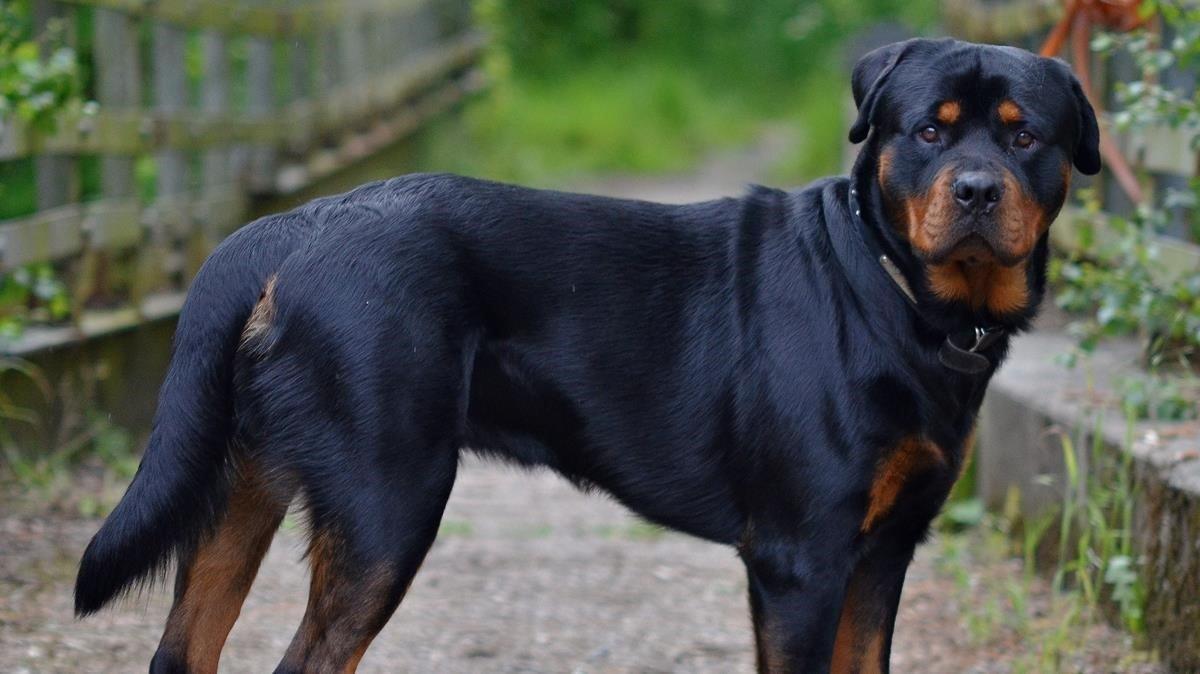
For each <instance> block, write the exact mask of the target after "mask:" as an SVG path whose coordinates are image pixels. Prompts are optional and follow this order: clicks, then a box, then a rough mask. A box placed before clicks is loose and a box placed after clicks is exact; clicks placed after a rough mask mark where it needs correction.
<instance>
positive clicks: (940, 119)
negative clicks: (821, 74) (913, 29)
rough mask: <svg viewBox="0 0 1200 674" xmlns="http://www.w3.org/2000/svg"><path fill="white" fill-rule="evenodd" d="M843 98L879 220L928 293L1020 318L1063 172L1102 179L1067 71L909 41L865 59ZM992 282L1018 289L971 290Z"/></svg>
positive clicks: (1050, 62) (1024, 57)
mask: <svg viewBox="0 0 1200 674" xmlns="http://www.w3.org/2000/svg"><path fill="white" fill-rule="evenodd" d="M853 89H854V100H855V102H856V103H857V104H858V119H857V120H856V121H855V123H854V126H853V127H852V128H851V130H850V140H851V141H852V142H855V143H857V142H861V141H863V140H865V139H867V137H868V134H869V133H870V132H872V131H873V137H872V143H871V156H872V158H873V159H874V163H873V164H872V165H871V168H872V169H873V171H874V176H872V178H873V180H874V181H875V182H876V183H877V189H878V191H879V194H880V196H881V201H882V205H883V209H884V211H885V216H886V218H887V220H888V222H889V223H890V225H891V226H892V228H893V229H894V232H895V234H896V236H897V237H898V238H899V239H900V240H902V241H904V242H905V243H906V244H907V245H908V246H909V247H910V248H911V250H912V253H913V255H914V256H915V258H916V259H917V260H918V261H919V263H920V264H922V265H924V267H925V270H926V277H927V279H928V281H929V287H930V289H931V290H932V292H933V293H934V294H935V295H936V296H938V297H939V298H940V299H943V300H946V301H955V300H966V301H968V302H970V303H971V304H973V305H975V306H974V308H976V309H978V308H980V307H982V306H986V307H987V308H988V309H990V310H991V311H992V312H993V313H997V314H1003V313H1006V312H1008V311H1016V310H1019V309H1024V308H1025V306H1026V304H1027V303H1028V302H1027V300H1028V290H1027V289H1024V286H1023V285H1021V284H1023V283H1024V276H1025V274H1024V268H1025V266H1026V263H1027V260H1028V258H1029V257H1030V256H1031V254H1032V253H1033V252H1034V250H1035V248H1037V246H1038V244H1039V242H1041V241H1043V239H1044V238H1045V235H1046V231H1047V229H1048V228H1049V226H1050V223H1051V222H1052V221H1053V220H1054V218H1055V216H1056V215H1057V214H1058V211H1059V209H1060V208H1061V207H1062V205H1063V202H1064V200H1065V199H1066V195H1067V188H1068V185H1069V183H1070V178H1071V166H1072V165H1074V166H1075V168H1077V169H1079V171H1080V172H1082V173H1085V174H1094V173H1096V172H1097V171H1099V170H1100V154H1099V130H1098V128H1097V126H1096V116H1095V113H1094V112H1093V110H1092V107H1091V105H1090V104H1089V103H1088V101H1087V98H1086V97H1085V96H1084V95H1083V92H1082V90H1081V89H1080V86H1079V83H1078V81H1076V79H1075V77H1074V76H1073V75H1072V73H1071V71H1070V68H1069V67H1068V66H1067V65H1066V64H1065V63H1063V62H1062V61H1059V60H1057V59H1049V58H1042V57H1039V56H1037V55H1035V54H1032V53H1030V52H1027V51H1024V50H1020V49H1015V48H1009V47H995V46H985V45H977V44H970V43H964V42H958V41H955V40H909V41H907V42H900V43H896V44H892V45H888V46H886V47H882V48H880V49H877V50H875V51H873V52H870V53H869V54H867V55H866V56H864V57H863V58H862V59H861V60H860V61H859V62H858V64H857V65H856V66H855V68H854V76H853ZM873 187H874V186H873ZM1000 276H1006V277H1009V278H1012V279H1014V284H1017V285H1021V287H1018V288H1013V287H1010V288H1008V289H1007V290H1005V291H1004V293H1003V294H1004V295H1005V297H991V295H992V294H994V293H993V292H992V291H990V290H989V289H988V288H985V287H981V284H983V283H984V282H985V281H986V279H993V280H994V279H995V278H998V277H1000ZM980 279H984V281H981V280H980ZM1017 281H1019V282H1020V283H1016V282H1017ZM1010 285H1011V284H1010Z"/></svg>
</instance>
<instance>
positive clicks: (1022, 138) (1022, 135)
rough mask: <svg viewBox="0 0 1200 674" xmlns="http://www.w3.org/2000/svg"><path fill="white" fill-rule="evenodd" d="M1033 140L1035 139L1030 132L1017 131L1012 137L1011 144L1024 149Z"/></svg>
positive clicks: (1031, 143)
mask: <svg viewBox="0 0 1200 674" xmlns="http://www.w3.org/2000/svg"><path fill="white" fill-rule="evenodd" d="M1035 140H1037V139H1036V138H1034V137H1033V134H1032V133H1029V132H1028V131H1021V132H1019V133H1017V135H1016V137H1015V138H1013V145H1015V146H1017V147H1019V148H1021V149H1022V150H1024V149H1027V148H1029V147H1030V146H1031V145H1033V142H1034V141H1035Z"/></svg>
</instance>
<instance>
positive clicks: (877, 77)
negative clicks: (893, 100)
mask: <svg viewBox="0 0 1200 674" xmlns="http://www.w3.org/2000/svg"><path fill="white" fill-rule="evenodd" d="M915 42H916V40H907V41H905V42H895V43H892V44H889V45H884V46H882V47H880V48H878V49H875V50H872V51H870V52H867V54H866V55H865V56H863V57H862V58H860V59H859V60H858V63H856V64H854V74H853V75H851V77H850V87H851V89H852V90H853V91H854V104H855V105H857V106H858V119H856V120H854V125H853V126H851V127H850V142H851V143H861V142H863V141H864V140H866V139H867V134H868V133H869V132H870V131H871V119H872V117H873V116H874V113H875V106H876V104H877V103H878V102H879V92H880V90H881V89H883V85H884V83H885V82H887V78H888V75H891V74H892V71H893V70H895V69H896V66H897V65H898V64H899V63H900V61H901V60H903V59H904V56H905V54H907V53H908V51H909V50H910V49H911V48H912V45H913V43H915Z"/></svg>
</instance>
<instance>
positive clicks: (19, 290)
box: [0, 2, 79, 339]
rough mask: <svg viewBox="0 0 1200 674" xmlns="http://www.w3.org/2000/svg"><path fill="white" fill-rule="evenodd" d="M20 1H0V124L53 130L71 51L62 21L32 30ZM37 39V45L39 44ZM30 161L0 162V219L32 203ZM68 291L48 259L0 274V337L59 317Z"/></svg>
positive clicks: (67, 86)
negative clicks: (15, 123)
mask: <svg viewBox="0 0 1200 674" xmlns="http://www.w3.org/2000/svg"><path fill="white" fill-rule="evenodd" d="M30 25H31V24H30V20H29V7H28V3H26V2H7V3H4V4H3V5H0V128H3V127H4V126H5V125H7V124H10V123H12V122H13V121H14V120H20V121H22V122H25V123H26V124H28V125H29V126H31V127H32V128H33V129H35V130H38V131H53V130H54V121H55V117H54V115H55V113H56V112H58V111H60V110H62V109H63V108H64V107H66V106H67V105H68V104H69V103H71V102H73V101H75V100H76V99H77V98H78V95H79V74H78V67H77V64H76V59H75V52H74V50H72V49H71V48H70V47H68V46H66V45H65V44H64V41H63V34H62V26H61V25H59V24H57V23H51V25H50V26H49V28H48V29H47V33H46V34H45V35H32V34H31V31H30ZM39 41H40V44H39ZM34 205H35V204H34V185H33V171H32V163H31V162H30V161H28V160H25V161H18V162H10V163H5V164H0V218H3V217H12V216H15V215H20V214H24V213H28V212H30V211H32V210H33V208H34ZM68 310H69V301H68V295H67V293H66V291H65V288H64V287H63V284H62V283H61V282H60V281H58V279H57V278H56V275H55V273H54V269H53V268H52V267H51V266H50V265H49V264H35V265H29V266H26V267H22V268H19V269H16V270H14V271H13V272H11V273H6V274H0V339H2V338H6V337H8V338H11V337H13V336H15V335H16V334H17V333H18V332H19V331H20V330H21V328H22V326H23V325H24V324H25V323H26V321H27V320H28V319H29V318H30V317H31V316H38V317H42V318H46V319H49V320H61V319H62V318H64V317H66V315H67V313H68Z"/></svg>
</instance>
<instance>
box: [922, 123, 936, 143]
mask: <svg viewBox="0 0 1200 674" xmlns="http://www.w3.org/2000/svg"><path fill="white" fill-rule="evenodd" d="M917 135H918V136H920V137H921V140H923V141H925V142H926V143H936V142H938V130H937V127H934V126H927V127H925V128H924V129H921V131H920V133H918V134H917Z"/></svg>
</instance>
